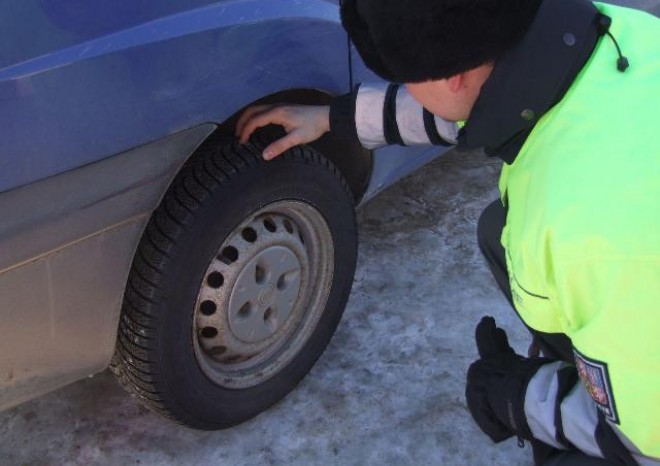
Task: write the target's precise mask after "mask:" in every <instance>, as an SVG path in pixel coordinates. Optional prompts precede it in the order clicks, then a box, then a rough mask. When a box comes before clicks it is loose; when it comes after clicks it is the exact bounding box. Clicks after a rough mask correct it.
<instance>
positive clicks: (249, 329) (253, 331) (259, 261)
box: [229, 246, 302, 343]
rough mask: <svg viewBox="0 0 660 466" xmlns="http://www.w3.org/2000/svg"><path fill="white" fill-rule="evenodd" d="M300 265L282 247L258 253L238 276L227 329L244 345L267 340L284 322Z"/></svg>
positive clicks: (293, 297)
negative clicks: (243, 342)
mask: <svg viewBox="0 0 660 466" xmlns="http://www.w3.org/2000/svg"><path fill="white" fill-rule="evenodd" d="M301 271H302V265H301V263H300V261H299V260H298V258H297V256H296V254H295V253H294V252H293V251H292V250H291V249H289V248H287V247H284V246H271V247H268V248H266V249H264V250H262V251H260V252H259V253H258V254H257V255H256V256H255V257H254V258H252V260H250V261H249V262H248V263H247V264H246V265H245V267H243V270H242V272H241V273H240V274H239V276H238V279H237V281H236V284H235V285H234V289H233V291H232V293H231V296H230V298H229V326H230V328H231V330H232V331H233V333H234V335H235V336H236V337H237V338H238V339H240V340H242V341H245V342H247V343H257V342H261V341H264V340H267V339H268V338H269V337H271V336H272V335H273V334H275V333H276V332H277V331H278V330H280V329H281V328H282V326H283V325H284V323H285V322H286V321H287V319H288V317H289V315H290V314H291V310H292V309H293V305H294V304H295V301H296V298H297V297H298V292H299V291H300V282H301V278H300V274H301Z"/></svg>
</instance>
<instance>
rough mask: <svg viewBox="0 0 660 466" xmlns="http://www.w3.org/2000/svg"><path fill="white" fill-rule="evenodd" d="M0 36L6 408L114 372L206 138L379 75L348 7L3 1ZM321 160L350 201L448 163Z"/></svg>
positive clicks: (357, 152) (338, 146) (345, 146)
mask: <svg viewBox="0 0 660 466" xmlns="http://www.w3.org/2000/svg"><path fill="white" fill-rule="evenodd" d="M0 31H2V33H1V34H2V40H1V41H0V128H2V136H1V137H0V217H1V218H2V221H1V222H0V316H1V322H2V324H1V326H0V408H2V409H4V408H8V407H11V406H13V405H15V404H17V403H20V402H23V401H26V400H28V399H30V398H33V397H35V396H38V395H40V394H43V393H45V392H48V391H50V390H53V389H55V388H58V387H60V386H63V385H65V384H68V383H71V382H73V381H76V380H78V379H80V378H83V377H86V376H91V375H93V374H95V373H96V372H98V371H101V370H104V369H105V368H106V367H108V364H109V362H110V360H111V358H112V356H113V353H114V351H115V345H116V341H117V334H118V324H119V319H120V310H121V307H122V301H123V299H124V292H125V288H126V283H127V277H128V275H129V270H130V269H131V264H132V263H133V259H134V255H135V252H136V249H137V247H138V243H139V242H140V238H141V237H142V236H143V233H144V231H145V227H146V225H147V222H148V221H149V219H150V218H151V216H152V214H153V212H154V210H155V209H156V208H157V207H158V205H159V204H160V203H161V201H162V199H163V197H164V196H165V193H166V192H167V191H168V188H169V187H170V186H171V184H172V182H173V180H174V179H175V177H176V176H177V173H179V171H180V170H181V169H182V167H183V166H184V165H185V164H186V163H187V161H188V159H189V158H190V157H191V155H192V154H193V153H195V151H196V150H197V149H198V148H199V147H200V145H201V144H202V143H203V142H204V141H205V140H207V138H208V137H209V136H210V135H211V134H212V133H216V134H217V133H222V134H226V135H228V136H229V135H230V134H231V133H232V131H233V124H234V123H235V121H236V116H237V115H238V114H240V112H241V111H242V110H243V109H245V108H246V107H247V106H249V105H250V104H253V103H255V102H265V101H267V102H279V101H294V102H310V103H322V102H327V100H328V99H329V97H330V96H332V95H339V94H342V93H345V92H347V91H349V90H350V89H351V86H352V84H353V83H354V82H359V81H364V80H371V79H375V77H374V76H373V75H370V74H369V72H368V71H367V70H366V69H365V68H364V66H363V64H362V62H361V61H360V59H359V57H358V56H357V54H356V53H355V52H354V51H353V50H352V49H351V47H350V44H349V42H348V39H347V36H346V34H345V32H344V31H343V29H342V27H341V24H340V21H339V14H338V4H337V1H329V0H304V1H300V0H224V1H218V0H214V1H212V0H187V1H185V2H184V1H182V0H171V1H167V2H146V1H135V0H118V1H114V2H104V1H101V0H72V1H68V2H59V1H57V0H9V1H5V2H2V4H0ZM318 150H319V151H320V153H322V154H323V155H324V156H325V157H327V158H328V159H330V160H331V161H332V162H333V163H334V164H335V165H336V166H337V167H338V168H339V170H340V171H341V172H342V174H343V175H344V177H345V178H346V180H347V182H348V185H349V186H350V188H351V193H352V195H353V198H354V201H355V203H356V204H359V203H361V202H364V201H366V200H368V199H369V198H371V197H372V196H374V195H375V194H377V193H378V192H379V191H380V190H382V189H384V188H385V187H387V186H389V185H391V184H392V183H393V182H395V181H396V180H397V179H399V178H401V177H402V176H404V175H406V174H408V173H410V172H411V171H412V170H414V169H415V168H417V167H419V166H421V165H422V164H424V163H426V162H428V161H429V160H431V159H432V158H434V157H436V156H438V155H439V154H440V153H442V149H438V148H431V149H428V148H427V149H423V150H421V149H410V148H400V147H397V148H388V149H384V150H381V151H376V152H374V153H369V152H367V151H365V150H362V149H361V148H359V147H356V145H355V144H349V143H346V142H340V141H336V140H333V139H332V138H326V141H324V142H322V143H320V144H319V146H318ZM404 155H405V156H404Z"/></svg>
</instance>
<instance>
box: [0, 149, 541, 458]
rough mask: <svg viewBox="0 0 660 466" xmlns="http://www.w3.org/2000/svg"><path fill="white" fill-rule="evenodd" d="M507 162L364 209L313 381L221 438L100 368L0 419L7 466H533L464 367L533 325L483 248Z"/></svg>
mask: <svg viewBox="0 0 660 466" xmlns="http://www.w3.org/2000/svg"><path fill="white" fill-rule="evenodd" d="M498 172H499V163H498V162H497V161H496V160H492V159H488V158H486V157H484V156H483V155H479V154H467V155H466V154H455V153H450V155H448V156H445V157H443V158H441V159H439V160H436V161H435V162H433V163H432V164H431V165H429V166H428V167H426V168H425V169H423V170H421V171H420V172H418V173H416V174H414V175H413V176H411V177H409V178H408V179H406V180H404V181H403V182H401V183H399V184H398V185H396V186H395V187H393V188H391V189H389V190H388V191H386V192H384V193H383V194H381V195H380V196H379V197H378V198H376V199H375V200H373V201H372V202H371V203H369V204H367V205H366V206H364V207H363V208H362V210H361V211H360V212H359V220H360V232H361V241H360V255H359V261H358V270H357V274H356V279H355V285H354V287H353V292H352V295H351V299H350V301H349V303H348V307H347V309H346V312H345V314H344V318H343V320H342V323H341V324H340V326H339V329H338V330H337V333H336V334H335V336H334V338H333V340H332V342H331V343H330V346H329V347H328V349H327V350H326V352H325V353H324V355H323V356H322V357H321V359H320V360H319V362H318V363H317V365H316V366H315V367H314V369H313V370H312V372H311V373H310V375H309V376H307V377H306V378H305V380H304V381H303V382H302V383H301V385H300V386H299V387H298V388H297V389H296V390H295V391H294V392H293V393H292V394H290V395H289V396H288V397H287V398H286V399H285V400H284V401H282V402H281V403H279V404H278V405H277V406H275V407H274V408H272V409H270V410H269V411H267V412H266V413H263V414H261V415H260V416H258V417H257V418H256V419H253V420H252V421H249V422H247V423H245V424H243V425H240V426H238V427H235V428H233V429H230V430H226V431H221V432H197V431H192V430H188V429H186V428H183V427H179V426H176V425H173V424H171V423H170V422H168V421H165V420H163V419H161V418H160V417H158V416H157V415H155V414H153V413H151V412H150V411H148V410H146V409H145V408H143V407H142V406H140V405H139V404H138V403H137V402H135V401H134V400H133V399H132V398H131V397H129V396H128V395H126V394H125V393H124V392H123V391H122V389H121V388H120V387H119V386H118V384H117V383H116V382H115V381H114V379H113V378H112V376H111V375H110V374H109V373H107V372H104V373H101V374H99V375H97V376H96V377H94V378H91V379H88V380H84V381H82V382H79V383H76V384H73V385H71V386H69V387H66V388H64V389H61V390H59V391H57V392H54V393H52V394H50V395H47V396H44V397H42V398H39V399H36V400H34V401H32V402H29V403H27V404H24V405H22V406H19V407H17V408H14V409H12V410H9V411H6V412H4V413H1V414H0V464H1V465H23V464H29V465H51V464H52V465H61V464H70V465H96V464H98V465H130V464H141V465H231V466H247V465H300V466H303V465H304V466H307V465H317V464H318V465H321V464H323V465H356V466H358V465H360V466H362V465H415V466H418V465H500V466H504V465H506V466H523V465H530V464H532V462H531V459H530V452H529V449H524V450H521V449H519V448H518V447H517V446H516V442H515V441H514V440H510V441H507V442H505V443H503V444H500V445H494V444H492V443H491V442H490V440H488V438H487V437H485V436H484V435H482V434H481V432H480V431H479V430H478V428H477V427H476V426H475V424H473V422H472V420H471V418H470V415H469V413H468V411H467V408H466V404H465V398H464V383H465V373H466V371H467V367H468V365H469V364H470V362H471V361H472V360H473V359H474V358H475V357H476V349H475V347H474V340H473V332H474V326H475V325H476V323H477V322H478V321H479V319H480V317H481V316H482V315H484V314H490V315H493V316H495V317H496V319H497V320H498V322H499V323H500V324H501V325H502V326H504V327H505V328H506V329H507V331H508V333H509V336H510V340H511V341H512V343H513V344H514V346H515V347H516V348H517V349H518V350H519V351H524V349H525V348H526V345H527V343H528V338H527V335H526V332H525V330H524V329H523V327H522V324H521V323H520V322H519V321H518V319H517V317H515V316H514V314H513V312H512V311H511V310H510V309H509V308H508V305H507V303H506V301H505V300H504V298H502V297H501V296H500V294H499V291H498V290H497V289H496V286H495V283H494V281H493V280H492V279H491V277H490V274H489V272H488V271H487V269H486V267H485V265H484V263H483V261H482V259H481V256H480V254H479V252H478V249H477V246H476V237H475V230H476V221H477V219H478V217H479V213H480V212H481V210H482V208H483V207H485V206H486V205H487V203H488V202H489V201H491V200H493V199H495V198H496V197H497V189H496V181H497V174H498Z"/></svg>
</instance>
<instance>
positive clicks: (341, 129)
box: [330, 90, 358, 139]
mask: <svg viewBox="0 0 660 466" xmlns="http://www.w3.org/2000/svg"><path fill="white" fill-rule="evenodd" d="M356 97H357V90H355V91H353V92H350V93H348V94H344V95H341V96H338V97H335V98H334V99H332V101H331V102H330V132H331V133H333V135H334V136H337V137H340V138H342V139H358V134H357V128H356V127H355V100H356Z"/></svg>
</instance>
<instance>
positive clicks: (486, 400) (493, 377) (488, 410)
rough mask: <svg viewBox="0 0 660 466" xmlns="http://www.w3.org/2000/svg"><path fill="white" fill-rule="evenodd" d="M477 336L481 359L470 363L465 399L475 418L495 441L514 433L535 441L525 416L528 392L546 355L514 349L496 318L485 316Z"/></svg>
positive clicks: (478, 326)
mask: <svg viewBox="0 0 660 466" xmlns="http://www.w3.org/2000/svg"><path fill="white" fill-rule="evenodd" d="M475 336H476V340H477V349H478V350H479V356H480V357H481V359H479V360H477V361H475V362H473V363H472V365H470V368H469V369H468V374H467V385H466V388H465V398H466V399H467V405H468V409H469V410H470V413H471V414H472V417H473V418H474V420H475V421H476V422H477V424H478V425H479V427H480V428H481V430H483V431H484V432H485V433H486V435H488V436H489V437H490V438H491V439H492V440H493V442H501V441H503V440H506V439H508V438H510V437H512V436H514V435H516V436H518V437H520V438H523V439H527V440H531V439H532V433H531V431H530V429H529V425H528V424H527V419H526V417H525V392H526V391H527V385H528V384H529V381H530V379H531V378H532V376H533V375H534V374H535V373H536V371H537V370H538V369H539V367H540V366H542V365H544V364H547V363H549V362H551V361H550V360H548V359H546V358H524V357H522V356H520V355H518V354H516V353H515V352H514V351H513V348H511V346H510V345H509V340H508V338H507V336H506V333H505V332H504V330H502V329H501V328H497V326H496V325H495V319H493V318H492V317H484V318H482V319H481V322H479V325H477V328H476V331H475Z"/></svg>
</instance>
